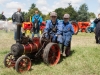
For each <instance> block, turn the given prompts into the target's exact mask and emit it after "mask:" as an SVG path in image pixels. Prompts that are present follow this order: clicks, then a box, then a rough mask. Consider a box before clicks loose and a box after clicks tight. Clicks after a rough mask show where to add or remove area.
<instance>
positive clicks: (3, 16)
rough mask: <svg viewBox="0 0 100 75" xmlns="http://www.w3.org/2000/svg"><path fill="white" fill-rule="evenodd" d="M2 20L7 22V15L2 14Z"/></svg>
mask: <svg viewBox="0 0 100 75" xmlns="http://www.w3.org/2000/svg"><path fill="white" fill-rule="evenodd" d="M1 20H3V21H5V20H6V17H5V15H4V12H2V14H1Z"/></svg>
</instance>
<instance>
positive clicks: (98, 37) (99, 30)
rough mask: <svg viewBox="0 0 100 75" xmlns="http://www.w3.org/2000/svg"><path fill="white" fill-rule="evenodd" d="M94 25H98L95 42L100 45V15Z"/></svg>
mask: <svg viewBox="0 0 100 75" xmlns="http://www.w3.org/2000/svg"><path fill="white" fill-rule="evenodd" d="M94 23H95V24H96V29H95V40H96V43H97V44H100V13H99V14H98V18H96V19H95V20H94Z"/></svg>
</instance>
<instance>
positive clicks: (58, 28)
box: [44, 12, 62, 49]
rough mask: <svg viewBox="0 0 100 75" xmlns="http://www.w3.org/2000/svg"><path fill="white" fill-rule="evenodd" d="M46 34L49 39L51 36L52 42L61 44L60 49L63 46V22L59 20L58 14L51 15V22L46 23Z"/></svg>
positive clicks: (52, 13)
mask: <svg viewBox="0 0 100 75" xmlns="http://www.w3.org/2000/svg"><path fill="white" fill-rule="evenodd" d="M44 32H45V33H47V36H46V37H47V38H48V36H49V35H50V37H52V40H51V41H52V42H56V43H59V45H60V49H61V44H62V35H61V34H62V25H61V22H60V21H59V20H58V19H57V13H56V12H51V13H50V20H47V21H46V27H45V29H44Z"/></svg>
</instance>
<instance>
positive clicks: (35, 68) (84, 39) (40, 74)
mask: <svg viewBox="0 0 100 75" xmlns="http://www.w3.org/2000/svg"><path fill="white" fill-rule="evenodd" d="M14 43H15V41H14V40H13V32H8V33H6V32H4V31H1V30H0V75H100V69H99V68H100V48H99V47H100V45H99V44H95V39H94V34H93V33H78V35H74V36H73V38H72V47H71V53H72V54H71V55H70V56H69V57H66V58H61V60H60V62H59V63H58V64H57V65H55V66H47V65H46V64H45V63H44V62H43V61H41V62H39V63H36V62H35V63H34V62H33V63H34V64H33V65H32V70H31V71H27V72H24V73H22V74H19V73H17V72H16V71H15V70H14V69H13V68H6V67H4V64H3V60H4V58H5V55H6V54H7V53H8V52H10V47H11V45H12V44H14Z"/></svg>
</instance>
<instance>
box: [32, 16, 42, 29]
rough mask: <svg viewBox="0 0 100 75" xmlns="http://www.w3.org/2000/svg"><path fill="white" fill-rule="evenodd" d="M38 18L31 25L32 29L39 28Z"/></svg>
mask: <svg viewBox="0 0 100 75" xmlns="http://www.w3.org/2000/svg"><path fill="white" fill-rule="evenodd" d="M39 18H40V16H39V17H38V18H35V20H34V23H33V27H34V28H38V26H39Z"/></svg>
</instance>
